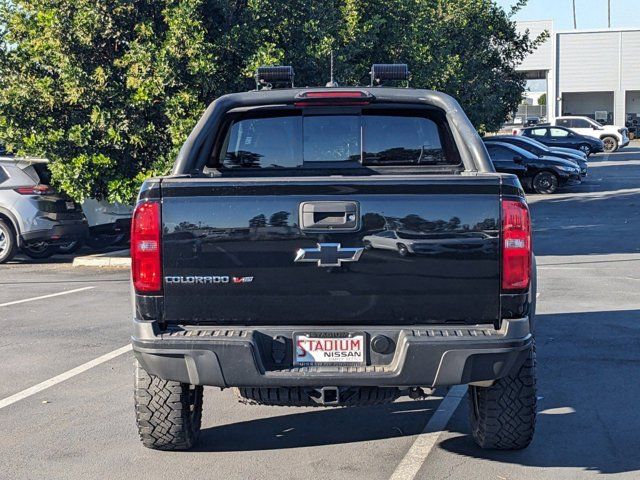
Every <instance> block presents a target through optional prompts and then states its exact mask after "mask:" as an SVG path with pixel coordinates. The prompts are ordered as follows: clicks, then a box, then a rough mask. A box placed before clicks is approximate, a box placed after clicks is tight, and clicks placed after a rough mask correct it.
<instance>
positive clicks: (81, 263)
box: [73, 250, 131, 268]
mask: <svg viewBox="0 0 640 480" xmlns="http://www.w3.org/2000/svg"><path fill="white" fill-rule="evenodd" d="M73 266H74V267H101V268H130V267H131V257H130V256H129V250H118V251H115V252H108V253H98V254H95V255H84V256H82V257H76V258H74V259H73Z"/></svg>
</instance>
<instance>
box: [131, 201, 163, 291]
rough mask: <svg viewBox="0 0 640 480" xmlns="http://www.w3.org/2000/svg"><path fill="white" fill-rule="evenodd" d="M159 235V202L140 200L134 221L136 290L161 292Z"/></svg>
mask: <svg viewBox="0 0 640 480" xmlns="http://www.w3.org/2000/svg"><path fill="white" fill-rule="evenodd" d="M160 234H161V228H160V204H159V203H158V202H143V203H139V204H138V205H137V206H136V209H135V211H134V212H133V219H132V223H131V274H132V276H133V286H134V288H135V290H136V292H137V293H142V294H157V293H160V292H161V291H162V257H161V252H160V247H161V245H160Z"/></svg>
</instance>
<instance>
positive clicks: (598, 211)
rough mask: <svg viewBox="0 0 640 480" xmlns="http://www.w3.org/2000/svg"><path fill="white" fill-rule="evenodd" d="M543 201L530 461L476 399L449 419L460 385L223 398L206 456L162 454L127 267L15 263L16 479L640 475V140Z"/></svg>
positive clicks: (3, 393) (7, 325)
mask: <svg viewBox="0 0 640 480" xmlns="http://www.w3.org/2000/svg"><path fill="white" fill-rule="evenodd" d="M635 143H637V142H635ZM530 204H531V209H532V212H533V219H534V225H535V236H534V242H535V243H534V250H535V252H536V255H537V260H538V267H539V294H540V295H539V299H538V318H537V353H538V376H539V388H538V394H539V397H540V398H539V404H538V405H539V417H538V429H537V434H536V437H535V439H534V442H533V444H532V445H531V446H530V447H529V448H528V449H527V450H524V451H519V452H491V451H483V450H480V449H478V448H477V447H476V446H475V444H474V443H473V441H472V439H471V437H470V433H469V430H468V426H467V421H466V416H467V405H466V400H465V399H463V401H462V402H460V403H459V405H458V406H457V408H456V409H455V410H454V413H453V415H452V416H451V418H450V419H449V418H448V417H449V415H446V416H445V417H442V415H443V412H444V414H446V413H447V412H446V410H447V406H446V405H445V406H443V404H442V402H441V400H442V398H443V397H444V396H445V395H446V394H447V392H446V391H442V392H436V393H437V395H434V396H433V397H431V398H429V399H427V400H422V401H413V400H402V401H398V402H396V403H393V404H390V405H385V406H380V407H366V408H356V409H302V408H280V407H258V406H243V405H241V404H239V403H237V402H236V401H235V399H234V397H233V395H232V393H231V392H230V391H223V392H220V391H218V390H214V389H212V388H210V389H206V390H205V409H204V416H203V433H202V438H201V442H200V445H199V448H198V449H196V450H195V451H191V452H179V453H170V452H155V451H151V450H147V449H145V448H144V447H143V446H142V445H141V443H140V442H139V440H138V437H137V432H136V427H135V423H134V416H133V376H132V374H133V369H132V364H133V356H132V354H131V352H130V351H129V350H128V349H127V348H126V345H127V344H128V337H129V334H130V324H129V317H130V307H129V302H130V300H129V295H130V294H129V284H128V272H127V271H126V270H106V269H105V270H100V269H84V268H72V267H71V259H70V258H67V257H57V258H54V259H51V260H50V261H47V262H45V263H37V262H34V261H32V260H27V259H26V258H24V257H17V258H16V260H14V261H13V262H12V263H10V264H8V265H3V266H0V326H1V327H2V335H1V336H0V359H1V360H2V368H0V425H2V430H3V432H2V435H0V466H1V468H0V479H5V478H6V479H16V480H17V479H35V478H47V479H105V478H108V479H128V480H130V479H131V478H140V479H146V478H149V479H151V478H153V479H158V478H173V479H175V478H207V479H211V478H224V479H226V480H231V479H271V478H288V479H309V478H338V479H343V478H344V479H350V478H354V479H355V478H357V479H364V478H366V479H389V478H391V477H392V476H394V475H395V476H394V478H399V479H400V478H402V479H406V478H413V476H414V475H415V478H423V479H427V478H428V479H430V480H432V479H445V478H456V479H466V478H473V479H498V480H503V479H509V480H511V479H536V480H538V479H563V478H566V479H573V478H596V477H598V476H600V475H602V474H606V475H607V476H608V477H610V478H634V479H637V478H640V456H639V455H638V452H639V451H640V436H639V435H638V434H637V432H638V428H639V427H640V414H639V413H638V409H637V406H636V401H635V400H636V399H637V398H640V385H639V384H638V382H637V379H638V378H639V373H640V144H636V145H634V146H631V147H627V148H626V149H624V150H623V151H621V152H620V153H615V154H611V155H598V156H595V157H592V159H591V161H590V174H589V177H588V179H587V180H586V181H585V182H584V183H583V184H582V185H580V186H579V187H576V188H573V189H572V190H571V191H566V192H561V193H559V194H556V195H552V196H535V195H534V196H531V197H530ZM122 347H125V348H124V349H122V350H118V349H121V348H122ZM114 352H115V353H114ZM109 354H110V355H109ZM104 355H108V356H107V357H104ZM96 359H97V360H96ZM88 362H90V363H88ZM80 365H84V367H83V369H81V370H82V371H80V372H78V371H77V370H76V371H74V370H72V369H74V368H76V367H78V366H80ZM52 379H53V380H52ZM49 380H51V382H50V383H55V384H53V385H52V386H50V387H48V388H45V389H42V390H40V391H38V392H36V393H33V394H31V395H29V393H30V391H29V390H28V389H30V388H31V387H33V386H35V385H39V384H41V382H46V381H49ZM16 395H17V396H18V397H20V398H19V399H18V400H16V398H18V397H15V396H16ZM23 397H24V398H23ZM448 398H451V397H448ZM8 399H9V400H8ZM11 399H13V400H11ZM456 403H457V402H456ZM456 403H454V406H455V404H456ZM438 411H440V413H435V415H440V417H436V419H438V418H439V419H442V418H445V420H446V419H448V423H447V427H446V428H445V430H444V431H443V433H442V434H440V435H437V434H433V433H430V425H431V426H432V425H434V424H437V423H438V421H437V420H436V421H430V420H431V419H433V418H434V417H433V416H434V412H438ZM425 430H426V432H425ZM431 441H433V442H434V443H435V446H434V447H433V448H432V449H426V448H422V447H424V445H426V444H429V442H431ZM416 446H417V447H418V448H416ZM407 464H408V465H409V466H410V467H411V468H409V469H404V470H403V469H402V468H399V465H407ZM407 472H409V473H407Z"/></svg>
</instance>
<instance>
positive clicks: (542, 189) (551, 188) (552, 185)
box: [531, 172, 559, 195]
mask: <svg viewBox="0 0 640 480" xmlns="http://www.w3.org/2000/svg"><path fill="white" fill-rule="evenodd" d="M558 183H559V182H558V177H557V176H556V175H555V174H554V173H551V172H540V173H538V174H537V175H536V176H535V177H533V181H532V182H531V186H532V187H533V190H534V191H535V192H536V193H541V194H547V195H548V194H551V193H555V191H556V190H558Z"/></svg>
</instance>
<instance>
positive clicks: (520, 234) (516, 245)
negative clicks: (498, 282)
mask: <svg viewBox="0 0 640 480" xmlns="http://www.w3.org/2000/svg"><path fill="white" fill-rule="evenodd" d="M530 278H531V218H530V215H529V208H528V207H527V205H526V204H525V203H524V202H523V201H521V200H503V201H502V289H503V290H524V289H526V288H528V287H529V279H530Z"/></svg>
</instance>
